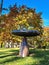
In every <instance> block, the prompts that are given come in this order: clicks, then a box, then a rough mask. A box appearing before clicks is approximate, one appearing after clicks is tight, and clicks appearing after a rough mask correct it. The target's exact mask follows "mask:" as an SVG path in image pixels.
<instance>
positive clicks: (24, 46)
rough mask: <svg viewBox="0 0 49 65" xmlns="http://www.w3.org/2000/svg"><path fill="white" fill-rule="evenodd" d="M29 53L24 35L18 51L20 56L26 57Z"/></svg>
mask: <svg viewBox="0 0 49 65" xmlns="http://www.w3.org/2000/svg"><path fill="white" fill-rule="evenodd" d="M28 54H29V48H28V44H27V38H26V37H24V38H23V40H22V43H21V46H20V53H19V55H20V56H21V57H26V56H28Z"/></svg>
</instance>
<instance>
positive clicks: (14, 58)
mask: <svg viewBox="0 0 49 65" xmlns="http://www.w3.org/2000/svg"><path fill="white" fill-rule="evenodd" d="M19 59H23V58H21V57H13V58H10V59H7V60H4V61H2V62H0V64H3V65H4V64H5V63H8V62H13V61H15V60H16V61H17V60H19Z"/></svg>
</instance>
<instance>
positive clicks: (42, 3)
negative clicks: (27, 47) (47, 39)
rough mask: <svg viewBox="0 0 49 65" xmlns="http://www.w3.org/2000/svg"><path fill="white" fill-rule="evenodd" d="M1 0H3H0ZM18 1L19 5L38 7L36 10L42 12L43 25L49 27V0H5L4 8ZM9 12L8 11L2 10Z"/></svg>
mask: <svg viewBox="0 0 49 65" xmlns="http://www.w3.org/2000/svg"><path fill="white" fill-rule="evenodd" d="M0 1H1V0H0ZM15 3H17V6H19V5H20V6H22V5H26V6H27V7H29V8H36V12H37V13H38V12H42V19H43V26H47V27H49V0H4V2H3V8H8V7H9V6H10V5H12V6H13V5H14V4H15ZM2 13H3V14H4V13H6V14H7V13H8V11H2Z"/></svg>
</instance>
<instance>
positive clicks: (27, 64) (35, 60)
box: [0, 48, 49, 65]
mask: <svg viewBox="0 0 49 65" xmlns="http://www.w3.org/2000/svg"><path fill="white" fill-rule="evenodd" d="M29 51H30V56H28V57H25V58H22V57H18V52H19V49H17V48H12V49H11V48H9V49H8V48H6V49H4V48H2V49H1V48H0V65H49V50H43V49H30V50H29Z"/></svg>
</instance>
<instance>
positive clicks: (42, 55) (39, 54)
mask: <svg viewBox="0 0 49 65" xmlns="http://www.w3.org/2000/svg"><path fill="white" fill-rule="evenodd" d="M30 54H32V58H34V59H37V60H38V61H39V64H38V63H37V64H32V65H49V50H39V49H38V50H36V49H30Z"/></svg>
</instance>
